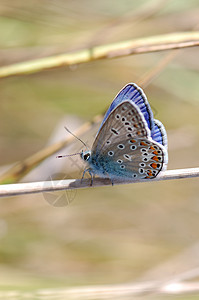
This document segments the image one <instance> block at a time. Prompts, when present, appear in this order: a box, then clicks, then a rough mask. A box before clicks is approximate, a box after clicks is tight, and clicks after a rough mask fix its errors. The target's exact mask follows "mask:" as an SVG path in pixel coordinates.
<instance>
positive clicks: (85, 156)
mask: <svg viewBox="0 0 199 300" xmlns="http://www.w3.org/2000/svg"><path fill="white" fill-rule="evenodd" d="M90 156H91V155H90V153H86V154H84V156H83V159H84V160H86V161H87V160H89V158H90Z"/></svg>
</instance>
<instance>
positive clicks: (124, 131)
mask: <svg viewBox="0 0 199 300" xmlns="http://www.w3.org/2000/svg"><path fill="white" fill-rule="evenodd" d="M81 158H82V159H83V160H85V161H86V162H87V164H88V168H87V169H86V170H85V171H84V173H85V172H87V171H88V172H89V173H90V175H91V177H93V175H98V176H100V177H108V178H110V179H111V181H112V183H113V180H114V179H121V180H133V179H152V178H155V177H156V176H157V175H158V174H159V173H160V171H161V170H163V169H165V167H166V164H167V161H168V154H167V136H166V131H165V129H164V126H163V125H162V123H161V122H160V121H158V120H155V119H154V118H153V113H152V110H151V108H150V105H149V103H148V100H147V98H146V96H145V94H144V92H143V91H142V90H141V89H140V88H139V87H138V86H137V85H136V84H134V83H130V84H127V85H126V86H125V87H124V88H123V89H122V90H121V91H120V92H119V94H118V95H117V96H116V98H115V99H114V100H113V102H112V104H111V106H110V107H109V109H108V111H107V113H106V115H105V117H104V120H103V122H102V124H101V126H100V129H99V131H98V133H97V136H96V138H95V141H94V143H93V146H92V149H91V151H86V152H82V153H81Z"/></svg>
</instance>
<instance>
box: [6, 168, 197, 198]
mask: <svg viewBox="0 0 199 300" xmlns="http://www.w3.org/2000/svg"><path fill="white" fill-rule="evenodd" d="M193 177H199V168H190V169H177V170H168V171H164V172H162V173H160V175H159V176H157V177H156V178H154V179H151V180H148V179H142V180H133V181H121V180H115V181H114V184H115V185H119V184H130V183H137V182H152V181H160V180H173V179H182V178H193ZM90 182H91V181H90V179H85V180H83V181H82V182H81V180H80V179H68V180H53V181H40V182H30V183H17V184H5V185H0V197H9V196H16V195H24V194H33V193H43V192H55V191H61V190H74V189H83V188H90V187H91V185H90ZM107 185H111V181H110V180H109V179H106V178H105V179H104V178H95V179H94V182H93V185H92V187H99V186H107Z"/></svg>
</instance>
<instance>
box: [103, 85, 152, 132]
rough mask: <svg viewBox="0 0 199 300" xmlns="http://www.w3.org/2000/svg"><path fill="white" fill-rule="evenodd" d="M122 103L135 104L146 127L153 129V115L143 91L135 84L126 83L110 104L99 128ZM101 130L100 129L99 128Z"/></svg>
mask: <svg viewBox="0 0 199 300" xmlns="http://www.w3.org/2000/svg"><path fill="white" fill-rule="evenodd" d="M123 101H129V102H131V103H134V104H136V105H137V106H138V107H139V109H140V111H141V113H142V114H143V116H144V118H145V121H146V123H147V125H148V128H149V129H150V130H152V129H153V126H154V123H153V113H152V110H151V108H150V105H149V102H148V100H147V97H146V95H145V93H144V92H143V90H142V89H141V88H140V87H139V86H137V84H135V83H128V84H127V85H125V86H124V87H123V88H122V89H121V91H120V92H119V93H118V94H117V96H116V97H115V99H114V100H113V102H112V103H111V105H110V107H109V109H108V111H107V112H106V114H105V117H104V120H103V121H102V124H101V126H102V125H103V124H104V122H105V121H106V119H107V118H108V116H109V114H110V113H111V112H112V110H113V109H115V108H116V106H118V105H119V104H120V103H122V102H123ZM100 129H101V127H100Z"/></svg>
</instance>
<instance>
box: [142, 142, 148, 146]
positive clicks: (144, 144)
mask: <svg viewBox="0 0 199 300" xmlns="http://www.w3.org/2000/svg"><path fill="white" fill-rule="evenodd" d="M140 145H141V146H148V145H147V144H146V143H145V142H143V141H142V142H140Z"/></svg>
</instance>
